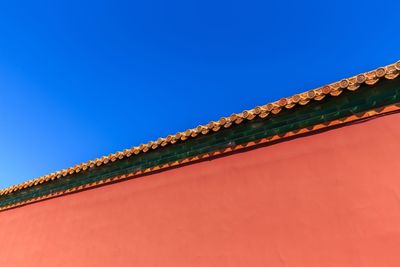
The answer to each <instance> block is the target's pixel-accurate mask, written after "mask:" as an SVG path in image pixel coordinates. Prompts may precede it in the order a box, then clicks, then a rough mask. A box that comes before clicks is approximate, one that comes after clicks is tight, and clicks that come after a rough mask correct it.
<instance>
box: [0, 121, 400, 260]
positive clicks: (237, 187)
mask: <svg viewBox="0 0 400 267" xmlns="http://www.w3.org/2000/svg"><path fill="white" fill-rule="evenodd" d="M399 140H400V114H393V115H388V116H385V117H380V118H377V119H373V120H369V121H366V122H363V123H358V124H353V125H351V126H346V127H342V128H338V129H334V130H330V131H327V132H323V133H319V134H315V135H310V136H306V137H301V138H297V139H293V140H291V141H286V142H281V143H278V144H274V145H270V146H266V147H262V148H258V149H254V150H250V151H247V152H243V153H236V154H233V155H230V156H226V157H221V158H217V159H214V160H211V161H204V162H200V163H196V164H192V165H188V166H184V167H180V168H176V169H171V170H168V171H164V172H160V173H157V174H152V175H148V176H144V177H141V178H137V179H132V180H129V181H125V182H120V183H116V184H113V185H108V186H103V187H99V188H96V189H93V190H87V191H83V192H80V193H76V194H71V195H67V196H63V197H59V198H54V199H51V200H47V201H42V202H39V203H34V204H31V205H27V206H23V207H20V208H16V209H12V210H8V211H4V212H1V213H0V240H1V242H0V266H2V267H8V266H10V267H11V266H12V267H19V266H23V267H27V266H33V267H36V266H40V267H47V266H59V267H63V266H85V267H91V266H93V267H101V266H115V267H116V266H140V267H150V266H163V267H166V266H171V267H180V266H185V267H186V266H204V267H212V266H232V267H236V266H246V267H247V266H252V267H256V266H263V267H264V266H271V267H284V266H285V267H291V266H296V267H314V266H315V267H321V266H323V267H330V266H332V267H333V266H340V267H344V266H351V267H358V266H359V267H376V266H393V267H395V266H396V267H398V266H400V256H399V252H400V175H399V169H400V164H399V158H398V157H397V155H398V154H399V151H400V141H399Z"/></svg>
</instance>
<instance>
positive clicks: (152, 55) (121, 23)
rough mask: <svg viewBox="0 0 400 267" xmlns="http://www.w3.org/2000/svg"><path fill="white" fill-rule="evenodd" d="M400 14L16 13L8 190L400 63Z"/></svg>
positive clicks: (8, 82)
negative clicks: (45, 176) (372, 70)
mask: <svg viewBox="0 0 400 267" xmlns="http://www.w3.org/2000/svg"><path fill="white" fill-rule="evenodd" d="M399 8H400V1H385V2H378V1H368V0H366V1H349V0H347V1H342V0H340V1H339V0H337V1H266V0H264V1H251V0H250V1H215V0H214V1H205V0H202V1H191V0H186V1H158V0H149V1H117V0H113V1H102V0H98V1H83V0H80V1H75V0H68V1H61V0H60V1H18V0H15V1H2V2H1V3H0V116H1V118H0V187H5V186H9V185H12V184H15V183H19V182H22V181H25V180H28V179H32V178H35V177H37V176H41V175H44V174H48V173H50V172H53V171H57V170H59V169H62V168H65V167H69V166H71V165H74V164H76V163H80V162H83V161H87V160H89V159H94V158H96V157H100V156H103V155H107V154H109V153H112V152H115V151H117V150H122V149H125V148H129V147H132V146H134V145H138V144H140V143H143V142H146V141H149V140H153V139H157V138H158V137H160V136H166V135H168V134H171V133H176V132H177V131H180V130H185V129H187V128H191V127H195V126H197V125H199V124H203V123H207V122H208V121H210V120H214V119H218V118H220V117H221V116H225V115H229V114H231V113H233V112H240V111H242V110H244V109H249V108H252V107H254V106H256V105H261V104H264V103H267V102H269V101H273V100H276V99H278V98H280V97H283V96H289V95H292V94H294V93H297V92H301V91H305V90H308V89H312V88H314V87H318V86H321V85H323V84H326V83H329V82H333V81H336V80H338V79H341V78H343V77H347V76H351V75H354V74H358V73H360V72H364V71H367V70H370V69H373V68H376V67H378V66H381V65H386V64H389V63H392V62H395V61H397V60H399V59H400V36H399V34H398V29H399V27H398V25H399V24H398V22H399V19H398V16H399Z"/></svg>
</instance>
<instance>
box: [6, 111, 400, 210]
mask: <svg viewBox="0 0 400 267" xmlns="http://www.w3.org/2000/svg"><path fill="white" fill-rule="evenodd" d="M399 111H400V103H396V104H393V105H389V106H386V107H380V108H375V109H372V110H369V111H365V112H360V113H357V114H354V115H351V116H347V117H344V118H341V119H336V120H332V121H328V122H325V123H320V124H316V125H314V126H311V127H305V128H301V129H298V130H295V131H289V132H287V133H284V134H277V135H274V136H269V137H265V138H261V139H258V140H255V141H251V142H245V143H243V144H239V145H234V146H231V147H228V148H224V149H218V150H215V151H213V152H209V153H205V154H200V155H197V156H195V157H189V158H185V159H181V160H176V161H172V162H169V163H168V164H162V165H158V166H153V167H151V168H146V169H144V170H140V171H136V172H131V173H127V174H122V175H117V176H113V177H109V178H106V179H103V180H99V181H96V182H92V183H87V184H84V185H81V186H77V187H73V188H68V189H66V190H63V191H58V192H54V193H51V194H47V195H43V196H40V197H36V198H31V199H29V200H26V201H22V202H18V203H14V204H11V205H7V206H3V207H0V211H4V210H8V209H13V208H17V207H20V206H24V205H27V204H31V203H34V202H38V201H43V200H46V199H50V198H54V197H58V196H62V195H66V194H70V193H74V192H78V191H82V190H86V189H90V188H93V187H98V186H101V185H105V184H110V183H114V182H117V181H122V180H127V179H132V178H135V177H138V176H141V175H146V174H149V173H151V172H155V171H160V170H164V169H168V168H172V167H176V166H179V165H183V164H188V163H193V162H196V161H200V160H203V159H207V158H211V157H216V156H219V155H223V154H227V153H231V152H235V151H238V150H242V149H247V148H251V147H254V146H259V145H262V144H267V143H271V142H276V141H279V140H281V139H283V138H290V137H297V136H301V135H304V134H308V133H312V132H315V131H321V130H324V129H327V128H332V127H338V126H342V125H345V124H349V123H354V122H357V121H360V120H365V119H369V118H373V117H376V116H380V115H385V114H390V113H394V112H399Z"/></svg>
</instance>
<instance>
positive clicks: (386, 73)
mask: <svg viewBox="0 0 400 267" xmlns="http://www.w3.org/2000/svg"><path fill="white" fill-rule="evenodd" d="M399 74H400V61H398V62H396V63H393V64H390V65H387V66H384V67H380V68H377V69H375V70H372V71H368V72H365V73H362V74H359V75H356V76H353V77H350V78H346V79H342V80H340V81H337V82H334V83H331V84H328V85H325V86H322V87H319V88H316V89H313V90H309V91H307V92H303V93H299V94H296V95H293V96H291V97H286V98H281V99H280V100H278V101H275V102H271V103H268V104H265V105H263V106H257V107H255V108H253V109H251V110H245V111H243V112H240V113H235V114H232V115H230V116H228V117H222V118H220V119H219V120H218V121H211V122H209V123H208V124H205V125H200V126H198V127H196V128H192V129H188V130H186V131H183V132H178V133H176V134H174V135H168V136H167V137H164V138H159V139H157V140H156V141H150V142H148V143H146V144H141V145H140V146H135V147H132V148H130V149H125V150H123V151H118V152H116V153H113V154H110V155H108V156H103V157H101V158H97V159H95V160H89V161H87V162H84V163H81V164H77V165H75V166H73V167H70V168H67V169H63V170H59V171H57V172H53V173H51V174H48V175H44V176H41V177H38V178H35V179H32V180H29V181H26V182H23V183H20V184H16V185H13V186H10V187H7V188H4V189H2V190H0V196H3V195H7V194H10V193H13V192H15V191H19V190H22V189H25V188H29V187H32V186H36V185H38V184H42V183H45V182H48V181H53V180H56V179H60V178H62V177H65V176H68V175H72V174H75V173H79V172H81V171H85V170H88V169H91V168H95V167H100V166H102V165H105V164H108V163H109V162H115V161H118V160H122V159H125V158H130V157H133V156H135V155H138V154H141V153H146V152H148V151H152V150H156V149H159V148H162V147H165V146H167V145H168V146H169V145H173V144H175V143H177V142H178V141H179V142H182V141H186V140H188V139H193V138H196V137H198V136H202V135H207V134H209V133H212V132H218V131H220V130H222V129H224V128H229V127H231V126H232V125H237V124H241V123H242V122H244V121H247V120H253V119H255V118H257V117H258V118H262V119H268V118H269V117H270V116H271V115H275V114H278V113H280V112H281V111H282V110H284V109H291V108H293V107H295V106H297V105H302V106H304V105H307V104H308V103H310V102H311V101H314V100H317V101H320V100H322V99H324V98H325V96H327V95H330V96H339V95H340V94H341V93H342V92H343V91H344V90H349V91H355V90H357V89H358V88H359V87H360V86H361V85H362V84H367V85H374V84H376V83H377V82H379V81H380V80H381V79H388V80H392V79H395V78H397V77H398V76H399Z"/></svg>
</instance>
